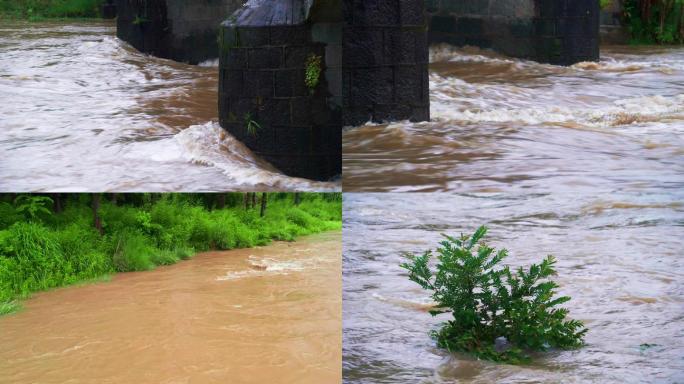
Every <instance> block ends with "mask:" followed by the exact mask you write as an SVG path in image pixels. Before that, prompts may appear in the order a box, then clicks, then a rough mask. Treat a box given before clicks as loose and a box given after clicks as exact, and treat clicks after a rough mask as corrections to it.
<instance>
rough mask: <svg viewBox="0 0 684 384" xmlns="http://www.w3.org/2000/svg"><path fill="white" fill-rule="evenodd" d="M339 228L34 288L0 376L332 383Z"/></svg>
mask: <svg viewBox="0 0 684 384" xmlns="http://www.w3.org/2000/svg"><path fill="white" fill-rule="evenodd" d="M341 241H342V240H341V233H339V232H331V233H325V234H321V235H315V236H311V237H307V238H304V239H302V240H301V241H297V242H294V243H275V244H273V245H271V246H266V247H260V248H253V249H244V250H235V251H228V252H210V253H204V254H200V255H197V256H196V257H195V258H193V259H192V260H189V261H185V262H181V263H179V264H176V265H173V266H169V267H163V268H159V269H157V270H155V271H151V272H141V273H126V274H119V275H116V276H115V277H114V278H113V280H112V281H111V282H108V283H100V284H95V285H88V286H83V287H70V288H64V289H58V290H55V291H51V292H46V293H41V294H37V295H36V296H35V297H34V298H32V299H30V300H28V301H27V302H26V303H25V308H24V309H23V311H21V312H19V313H17V314H15V315H11V316H6V317H2V318H0V372H2V376H1V378H0V382H2V383H316V384H319V383H339V382H340V380H341V371H340V365H341V348H342V347H341V337H342V336H341V331H340V327H341V298H340V291H341V276H340V270H341V265H340V253H341Z"/></svg>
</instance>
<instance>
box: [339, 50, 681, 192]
mask: <svg viewBox="0 0 684 384" xmlns="http://www.w3.org/2000/svg"><path fill="white" fill-rule="evenodd" d="M601 55H602V59H601V62H600V63H580V64H577V65H574V66H572V67H567V68H566V67H559V66H552V65H546V64H539V63H535V62H530V61H524V60H518V59H511V58H507V57H502V56H498V55H496V54H493V53H491V52H488V51H480V50H476V49H454V48H449V47H433V48H432V49H431V61H432V64H431V67H430V101H431V114H432V121H431V122H429V123H415V124H414V123H408V122H399V123H394V124H389V125H387V124H381V125H373V124H369V125H365V126H362V127H354V128H348V129H346V130H345V133H344V135H343V150H344V152H343V157H344V169H343V174H344V190H345V191H375V192H379V191H395V192H405V191H416V192H431V191H456V192H465V191H467V192H488V191H490V192H497V191H498V192H504V191H518V190H522V189H535V190H537V191H551V190H557V189H561V190H562V189H565V188H566V187H568V186H570V187H572V186H575V185H578V184H581V185H586V186H589V185H591V186H592V187H594V188H597V189H603V188H605V187H606V186H608V185H609V184H612V183H616V182H617V183H622V182H625V183H652V182H653V180H654V179H658V182H660V183H663V184H665V183H669V184H670V185H672V184H673V183H674V182H679V183H681V182H682V181H684V177H683V176H682V175H683V174H684V48H681V47H677V48H672V47H602V51H601Z"/></svg>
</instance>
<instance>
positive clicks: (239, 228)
mask: <svg viewBox="0 0 684 384" xmlns="http://www.w3.org/2000/svg"><path fill="white" fill-rule="evenodd" d="M262 198H263V197H262ZM8 207H9V206H8V205H7V204H4V205H2V203H0V208H2V209H3V214H4V215H5V216H6V217H10V220H12V218H11V216H12V212H8V211H7V209H8ZM108 207H109V210H108V209H107V208H108ZM155 208H159V209H160V212H161V213H164V212H166V213H167V215H166V217H167V219H168V218H169V217H173V219H172V220H176V222H175V225H181V226H182V225H183V224H190V225H192V226H196V227H197V228H192V229H190V228H187V227H185V228H184V230H185V231H189V232H188V233H186V234H185V236H183V234H178V233H177V232H174V229H178V227H176V226H174V224H172V223H168V222H167V223H166V224H164V225H160V224H159V223H157V222H155V220H154V219H153V218H152V217H151V215H152V213H151V210H153V209H155ZM9 209H12V208H11V207H10V208H9ZM139 209H140V207H138V208H135V207H132V206H117V205H116V204H111V203H110V202H103V203H102V206H101V213H102V214H103V215H104V216H103V217H102V219H101V220H103V221H104V222H105V223H107V222H108V223H109V227H110V228H109V229H108V230H107V231H103V232H102V233H98V232H97V230H96V228H95V227H93V226H92V223H90V221H89V220H90V219H91V217H90V215H91V213H90V212H89V210H88V208H86V207H85V206H78V205H74V206H73V207H70V208H69V209H67V210H65V211H64V212H62V213H60V214H58V215H55V216H51V215H50V216H47V218H44V219H43V220H26V219H18V220H14V221H12V222H13V224H11V225H7V223H4V226H5V227H6V229H2V230H0V279H3V280H0V317H2V316H5V315H10V314H13V313H16V312H18V311H20V310H21V309H22V302H23V301H24V300H26V299H28V298H30V297H31V296H32V295H33V294H34V293H38V292H45V291H50V290H52V289H56V288H61V287H68V286H73V285H79V284H88V283H90V282H93V281H94V282H100V281H102V280H103V279H104V280H106V279H111V277H112V276H114V275H115V274H117V273H126V272H142V271H149V270H154V269H156V268H158V267H161V266H165V265H172V264H176V263H178V262H180V261H182V260H187V259H190V258H193V257H195V256H196V255H197V254H199V253H203V252H209V251H228V250H232V249H246V248H253V247H256V246H266V245H269V244H272V243H273V242H274V241H286V242H289V241H297V240H298V239H300V238H301V237H303V236H308V235H314V234H318V233H322V232H326V231H336V230H341V229H342V213H341V210H342V207H341V202H338V201H326V200H324V199H320V198H315V199H313V200H309V199H307V200H305V201H302V202H300V203H299V204H298V205H291V202H289V201H286V200H276V201H272V202H271V204H270V205H269V208H268V209H266V210H265V214H264V213H262V214H261V215H260V214H259V210H255V209H247V210H245V209H243V208H242V207H239V206H238V207H232V208H228V207H226V208H224V209H219V210H213V211H209V210H206V209H205V208H203V207H201V206H198V205H192V204H175V205H174V203H172V202H170V201H169V200H161V201H158V202H156V203H154V204H150V205H149V206H148V207H147V208H146V209H149V210H150V211H144V210H139ZM262 209H263V208H262ZM107 211H109V214H107ZM126 214H128V215H129V216H130V214H133V215H135V216H137V217H136V218H135V221H137V222H138V225H142V226H143V227H145V228H146V229H147V231H148V232H150V233H147V234H145V233H144V232H141V231H140V230H141V228H137V227H136V226H135V225H134V224H133V222H131V220H130V219H131V217H129V220H128V222H127V223H125V224H124V222H125V220H123V215H126ZM169 214H170V215H171V216H169ZM117 216H118V219H117V218H116V217H117ZM162 216H163V215H162ZM15 219H17V218H16V217H15ZM49 220H52V222H50V221H49ZM83 220H85V221H83ZM116 220H119V221H121V222H119V223H118V224H121V225H123V226H120V227H119V228H118V229H115V228H113V227H115V226H116V225H117V222H116ZM59 221H62V223H61V224H58V223H57V222H59ZM165 231H166V232H167V233H166V234H167V235H170V236H173V237H175V238H176V240H177V241H176V243H174V244H173V245H170V246H162V245H160V244H158V243H155V239H154V237H155V236H153V235H151V233H155V234H156V236H157V237H163V236H164V232H165ZM105 232H107V233H105ZM190 232H193V233H194V235H196V236H197V237H198V239H191V238H189V237H188V236H190V235H189V233H190ZM60 236H63V237H64V238H60ZM65 239H67V243H60V241H61V242H64V241H65ZM69 240H70V241H71V246H72V247H71V248H63V247H64V244H69V243H68V241H69ZM157 240H159V239H157ZM129 241H130V242H132V246H131V247H128V245H127V243H128V242H129ZM74 242H76V243H79V247H80V248H78V247H77V248H78V249H74V248H73V246H74V244H73V243H74ZM36 243H38V244H39V246H38V247H32V246H33V245H35V244H36ZM48 243H50V244H52V245H51V246H50V247H48V246H47V244H48ZM53 243H54V244H53ZM27 244H29V245H27ZM84 244H85V245H84ZM107 244H109V247H108V246H107ZM27 247H28V248H30V249H27ZM22 252H23V253H22ZM60 252H64V253H60ZM27 253H30V254H29V255H27ZM79 258H80V260H77V259H79ZM117 258H118V263H117ZM41 260H42V261H41ZM45 260H52V261H51V262H49V263H47V264H46V263H45ZM122 260H123V261H122ZM72 261H75V262H77V263H78V262H80V265H81V266H80V268H81V269H83V268H86V269H87V270H89V272H86V273H79V272H78V271H77V270H73V268H72V267H73V266H72V267H70V266H69V265H67V266H66V267H59V268H57V269H55V264H54V263H60V262H65V263H69V264H71V263H72ZM122 262H123V264H122ZM41 263H42V264H41ZM22 265H23V266H22ZM63 268H66V269H67V272H65V271H63V270H62V269H63ZM27 271H28V273H29V275H28V279H35V278H36V277H37V276H39V277H37V280H32V281H33V283H32V284H31V283H30V281H29V280H27V275H26V274H25V273H26V272H27ZM22 273H24V274H23V275H22ZM22 276H23V278H22ZM17 279H18V280H17ZM27 282H29V284H27Z"/></svg>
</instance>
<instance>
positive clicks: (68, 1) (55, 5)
mask: <svg viewBox="0 0 684 384" xmlns="http://www.w3.org/2000/svg"><path fill="white" fill-rule="evenodd" d="M102 2H103V0H0V17H4V18H13V19H29V20H40V19H45V18H67V17H68V18H92V17H100V9H101V6H102Z"/></svg>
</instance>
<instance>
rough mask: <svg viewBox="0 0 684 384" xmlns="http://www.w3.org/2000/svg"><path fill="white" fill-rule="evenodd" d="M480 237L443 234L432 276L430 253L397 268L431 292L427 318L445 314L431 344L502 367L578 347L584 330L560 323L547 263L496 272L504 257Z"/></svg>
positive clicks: (481, 232)
mask: <svg viewBox="0 0 684 384" xmlns="http://www.w3.org/2000/svg"><path fill="white" fill-rule="evenodd" d="M486 233H487V228H485V227H480V228H478V229H477V231H476V232H475V233H474V234H473V235H472V236H461V237H460V238H454V237H451V236H446V235H445V236H444V237H445V240H444V241H442V242H440V243H439V244H440V247H439V248H437V254H438V255H437V265H436V267H435V269H434V270H433V268H431V267H430V261H431V259H432V257H433V254H432V251H427V252H425V253H423V254H422V255H420V256H415V255H411V254H409V255H408V257H409V259H410V262H407V263H404V264H401V267H402V268H404V269H406V270H408V272H409V279H410V280H411V281H413V282H415V283H417V284H419V285H420V286H421V287H422V288H424V289H426V290H428V291H430V292H431V294H432V299H433V300H434V301H435V302H436V303H437V306H436V308H435V309H434V310H433V311H431V314H432V315H433V316H436V315H439V314H443V313H450V314H451V315H452V319H451V320H449V321H447V322H445V323H443V324H442V327H441V329H439V330H437V331H433V332H432V333H431V335H432V337H433V338H434V339H435V340H436V341H437V345H438V346H439V347H441V348H445V349H447V350H449V351H458V352H467V353H471V354H473V355H475V356H477V357H480V358H483V359H487V360H493V361H504V362H509V363H522V362H527V361H529V359H530V355H529V352H531V351H546V350H549V349H552V348H559V349H572V348H578V347H580V346H582V345H583V341H582V339H583V337H584V334H585V333H586V332H587V329H586V328H584V324H583V323H582V322H580V321H577V320H566V316H567V315H568V310H567V309H565V308H560V307H559V306H560V305H561V304H563V303H566V302H568V301H569V300H570V297H567V296H561V297H556V291H555V290H556V288H558V284H556V283H555V282H554V281H552V280H550V277H551V276H552V275H554V274H555V273H556V271H555V269H554V266H555V264H556V260H555V259H554V258H553V256H548V257H547V258H546V259H544V260H543V261H542V262H541V263H540V264H533V265H531V266H530V267H529V268H527V269H524V268H522V267H521V268H518V269H517V270H516V271H515V272H513V271H511V269H510V267H508V266H503V267H501V266H500V265H499V264H500V263H501V262H502V261H503V260H504V259H505V258H506V256H507V255H508V251H507V250H505V249H502V250H499V251H496V250H495V249H493V248H491V247H489V246H487V245H486V244H485V243H484V242H483V241H482V240H483V238H484V236H485V235H486Z"/></svg>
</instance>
